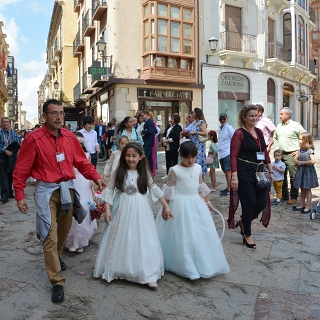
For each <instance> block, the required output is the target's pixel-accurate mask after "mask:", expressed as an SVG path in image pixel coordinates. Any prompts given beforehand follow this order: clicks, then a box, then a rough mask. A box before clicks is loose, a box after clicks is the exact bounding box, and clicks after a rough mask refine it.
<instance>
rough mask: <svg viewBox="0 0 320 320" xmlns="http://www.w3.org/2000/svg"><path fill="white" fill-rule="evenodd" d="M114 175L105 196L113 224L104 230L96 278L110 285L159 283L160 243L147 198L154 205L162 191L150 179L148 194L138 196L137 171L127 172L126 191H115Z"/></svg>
mask: <svg viewBox="0 0 320 320" xmlns="http://www.w3.org/2000/svg"><path fill="white" fill-rule="evenodd" d="M115 175H116V172H115V173H114V174H113V175H112V176H111V179H110V180H109V183H108V186H107V188H106V189H105V190H104V192H103V193H102V198H103V199H104V200H105V202H108V203H109V204H110V205H112V208H111V214H112V217H113V219H112V221H111V223H110V226H108V227H107V228H105V230H104V233H103V235H102V237H101V242H100V246H99V250H98V255H97V259H96V265H95V269H94V274H93V275H94V277H102V278H103V279H105V280H107V281H108V282H110V281H112V280H113V279H126V280H128V281H132V282H138V283H150V282H157V280H158V279H160V278H161V276H162V275H163V273H164V265H163V257H162V251H161V246H160V241H159V237H158V233H157V229H156V225H155V220H154V216H153V213H152V209H151V207H150V204H149V199H148V197H149V196H151V199H152V200H153V201H154V202H155V201H157V200H158V199H159V198H161V197H163V192H162V191H161V190H160V189H159V188H158V187H157V186H156V185H155V184H154V182H153V180H152V177H151V175H150V176H149V178H148V188H149V195H148V194H141V193H139V190H138V187H137V179H138V172H137V171H136V170H128V171H127V177H126V179H125V182H124V190H125V192H121V191H119V190H117V189H115Z"/></svg>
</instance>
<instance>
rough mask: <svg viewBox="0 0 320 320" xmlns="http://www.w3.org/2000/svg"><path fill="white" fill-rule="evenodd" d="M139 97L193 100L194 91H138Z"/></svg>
mask: <svg viewBox="0 0 320 320" xmlns="http://www.w3.org/2000/svg"><path fill="white" fill-rule="evenodd" d="M138 96H139V97H145V98H158V99H181V100H192V91H177V90H152V89H138Z"/></svg>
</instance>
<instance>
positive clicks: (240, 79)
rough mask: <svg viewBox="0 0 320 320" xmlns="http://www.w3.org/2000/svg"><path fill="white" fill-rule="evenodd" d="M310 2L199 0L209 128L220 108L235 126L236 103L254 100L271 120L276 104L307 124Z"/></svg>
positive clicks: (311, 73) (312, 18)
mask: <svg viewBox="0 0 320 320" xmlns="http://www.w3.org/2000/svg"><path fill="white" fill-rule="evenodd" d="M312 2H313V1H312V0H310V1H306V0H289V1H288V0H237V1H233V0H219V1H205V0H203V1H202V20H201V25H202V34H203V37H202V68H201V69H202V80H203V84H204V86H205V88H204V90H203V111H204V113H205V116H206V119H207V120H208V123H209V128H212V129H218V128H219V121H218V115H219V114H220V113H221V112H226V113H227V114H228V117H229V123H230V124H231V125H232V126H234V127H235V128H237V127H238V124H237V119H236V118H237V115H238V112H239V110H240V108H241V107H242V106H243V105H244V104H247V103H260V104H262V105H263V106H264V109H265V114H264V115H265V116H267V117H269V118H270V119H271V120H272V121H273V122H274V123H275V124H277V123H279V118H278V114H279V109H280V108H281V107H283V106H286V107H290V108H291V109H292V110H293V116H292V117H293V119H294V120H296V121H298V122H300V123H301V124H303V126H304V127H305V128H306V130H308V131H311V130H312V105H313V102H312V95H311V91H310V90H311V87H310V84H311V82H312V81H313V79H314V78H315V70H314V64H313V61H310V59H309V50H310V44H311V40H310V31H311V30H312V29H313V28H314V27H315V26H316V24H315V21H316V19H315V12H314V10H313V9H312V8H311V7H310V6H309V4H311V3H312ZM212 36H214V37H215V38H217V39H218V47H217V50H216V51H215V52H211V51H210V47H209V43H208V40H209V39H210V38H211V37H212Z"/></svg>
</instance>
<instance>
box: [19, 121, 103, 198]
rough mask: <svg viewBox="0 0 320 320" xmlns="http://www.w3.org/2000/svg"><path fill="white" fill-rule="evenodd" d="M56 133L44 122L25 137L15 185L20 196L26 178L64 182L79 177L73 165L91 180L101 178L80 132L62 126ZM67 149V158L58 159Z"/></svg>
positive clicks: (21, 196)
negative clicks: (88, 158) (85, 147)
mask: <svg viewBox="0 0 320 320" xmlns="http://www.w3.org/2000/svg"><path fill="white" fill-rule="evenodd" d="M60 131H61V134H60V135H58V137H55V136H54V135H53V134H52V133H51V132H50V131H49V130H48V129H47V127H46V126H45V125H44V126H42V127H41V128H39V129H37V130H34V131H32V132H29V133H28V134H27V135H26V138H25V139H24V141H23V143H22V145H21V149H20V152H19V156H18V160H17V162H16V165H15V169H14V172H13V187H14V191H15V198H16V200H22V199H24V198H25V195H24V188H25V187H26V180H27V179H28V178H29V177H30V176H32V177H33V178H35V179H36V180H42V181H45V182H56V183H60V182H63V181H68V180H70V179H75V177H76V176H75V173H74V169H73V167H76V168H77V169H78V170H79V172H80V173H81V174H82V175H83V176H84V177H85V178H86V179H88V180H93V181H95V182H96V181H97V180H98V179H101V177H100V175H99V174H98V173H97V171H96V169H95V167H94V166H93V165H92V164H91V163H89V162H88V160H87V158H86V156H85V154H84V152H83V150H82V147H81V145H80V143H79V141H78V139H77V138H76V136H75V135H74V134H73V133H72V132H71V131H69V130H67V129H61V130H60ZM59 153H63V154H64V157H65V159H64V160H63V161H60V162H57V158H56V155H57V154H59Z"/></svg>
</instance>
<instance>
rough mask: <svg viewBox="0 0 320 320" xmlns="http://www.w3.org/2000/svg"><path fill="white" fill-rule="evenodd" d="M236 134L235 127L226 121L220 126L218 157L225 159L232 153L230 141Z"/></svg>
mask: <svg viewBox="0 0 320 320" xmlns="http://www.w3.org/2000/svg"><path fill="white" fill-rule="evenodd" d="M233 134H234V129H233V127H231V126H230V124H228V123H226V124H225V125H224V126H221V127H220V132H219V139H218V142H219V143H218V157H219V159H223V158H225V157H226V156H228V155H229V154H230V143H231V139H232V137H233Z"/></svg>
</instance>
